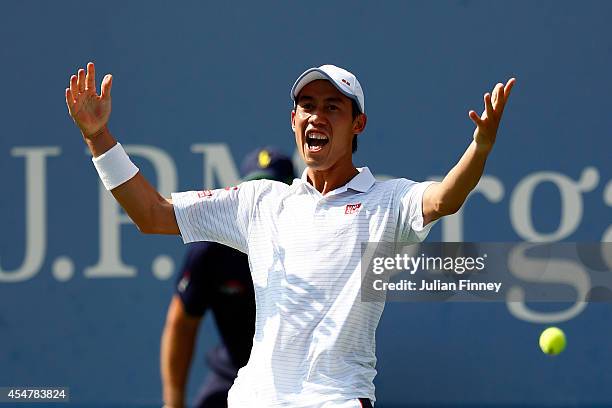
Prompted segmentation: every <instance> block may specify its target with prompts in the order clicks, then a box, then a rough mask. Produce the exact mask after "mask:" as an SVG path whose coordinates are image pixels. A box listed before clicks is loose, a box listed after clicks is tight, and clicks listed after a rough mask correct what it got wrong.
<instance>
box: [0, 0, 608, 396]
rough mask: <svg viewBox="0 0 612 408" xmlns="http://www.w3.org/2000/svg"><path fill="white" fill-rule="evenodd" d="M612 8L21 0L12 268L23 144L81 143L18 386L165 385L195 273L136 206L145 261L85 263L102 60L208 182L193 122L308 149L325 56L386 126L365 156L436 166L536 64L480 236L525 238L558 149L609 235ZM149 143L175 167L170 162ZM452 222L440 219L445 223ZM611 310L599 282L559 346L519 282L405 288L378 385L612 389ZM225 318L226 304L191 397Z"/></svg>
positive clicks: (91, 252)
mask: <svg viewBox="0 0 612 408" xmlns="http://www.w3.org/2000/svg"><path fill="white" fill-rule="evenodd" d="M611 17H612V3H610V2H607V1H584V2H575V1H538V2H531V1H475V0H459V1H436V2H429V1H397V2H395V1H389V2H380V4H374V2H367V1H350V2H345V1H337V2H328V1H310V2H287V1H262V2H245V3H240V2H226V3H225V2H197V1H184V2H180V3H177V2H168V1H149V2H119V1H106V2H67V1H66V2H61V3H59V2H43V1H39V2H37V1H23V2H18V1H8V2H3V3H2V5H0V61H1V62H2V64H1V65H0V79H1V80H2V86H1V88H0V89H1V92H2V97H1V98H0V118H2V121H1V127H0V185H1V186H2V196H1V197H0V210H1V212H0V221H1V224H0V225H2V233H1V234H0V266H1V268H2V269H3V270H5V271H11V270H14V269H15V268H18V267H19V265H20V264H21V262H22V260H23V258H24V256H25V255H24V251H25V246H26V244H25V242H26V241H25V240H26V233H25V228H24V225H25V224H24V223H25V188H26V180H25V176H24V159H23V158H22V157H15V156H14V155H12V154H11V149H13V148H14V147H33V146H57V147H59V148H60V149H61V153H60V155H59V156H56V157H49V158H48V159H47V162H46V163H47V167H46V181H45V182H46V187H47V189H46V207H45V208H46V214H47V224H46V225H47V230H46V234H45V238H44V239H45V240H46V241H45V242H46V243H47V248H46V254H45V260H44V263H43V265H42V267H41V268H40V269H39V270H38V272H37V273H36V275H35V276H34V277H32V278H31V279H28V280H25V281H22V282H15V283H12V282H0V386H12V385H20V386H26V385H56V386H60V385H61V386H68V387H70V389H71V394H72V402H73V405H74V406H85V405H93V404H100V405H101V406H111V405H126V406H127V405H130V406H137V405H142V406H156V405H157V406H159V405H161V388H160V380H159V357H158V356H159V339H160V334H161V331H162V328H163V323H164V317H165V311H166V307H167V305H168V302H169V299H170V296H171V294H172V281H173V279H174V276H173V277H171V278H169V279H159V278H157V277H156V276H154V275H153V274H152V273H151V263H152V261H153V259H154V258H155V257H156V256H157V255H158V254H168V255H170V256H171V257H172V259H174V262H175V264H176V266H177V267H178V265H180V263H181V260H182V255H183V253H184V251H185V247H184V246H183V245H182V244H181V242H180V240H179V239H178V238H174V237H155V236H144V235H141V234H140V233H139V232H138V231H137V230H136V228H135V227H133V226H124V227H122V229H121V232H122V243H121V256H122V259H123V261H124V262H125V263H126V264H128V265H133V266H135V267H136V268H137V275H136V276H135V277H132V278H88V277H85V276H83V273H82V271H83V269H84V268H86V267H88V266H91V265H94V264H95V263H96V262H97V259H98V256H99V254H98V251H99V239H100V234H99V217H100V214H99V195H98V194H99V193H98V183H97V176H96V174H95V170H94V169H93V167H92V166H91V163H90V162H89V158H88V157H87V155H86V154H85V153H84V149H85V148H84V144H83V143H82V141H81V140H80V139H81V137H80V134H79V132H78V131H77V129H76V127H75V126H74V124H73V122H72V120H71V119H70V117H69V116H68V114H67V109H66V106H65V102H64V89H65V88H66V87H67V86H68V79H69V76H70V75H71V74H72V73H75V72H76V71H77V69H78V68H80V67H84V66H85V64H86V63H87V62H88V61H90V60H93V61H95V62H96V67H97V72H98V79H101V78H102V76H103V74H104V73H107V72H110V73H112V74H113V75H114V83H113V112H112V116H111V121H110V125H109V126H110V129H111V131H112V132H113V133H114V135H115V136H116V137H117V138H118V139H119V140H120V141H122V143H124V144H133V145H136V144H140V145H150V146H155V147H158V148H160V149H162V150H163V151H165V152H166V153H168V154H169V155H170V156H171V157H172V159H173V160H174V162H175V164H176V168H177V171H178V180H179V183H178V187H179V189H181V190H184V189H192V188H199V186H201V185H202V183H203V170H202V160H203V159H202V155H201V154H196V153H193V152H191V151H190V146H191V145H193V144H196V143H221V144H225V145H226V146H227V148H228V149H229V151H230V152H231V154H232V157H233V160H234V162H235V163H236V164H238V163H239V162H240V159H241V158H242V157H243V156H244V155H245V154H246V153H247V152H249V151H250V150H252V149H253V148H255V147H257V146H260V145H267V144H274V145H276V146H279V147H280V148H282V149H283V150H285V151H286V152H289V153H291V152H293V150H294V148H295V146H294V140H293V135H292V132H291V128H290V126H289V112H290V109H291V107H292V105H291V101H290V99H289V89H290V87H291V85H292V84H293V81H294V80H295V79H296V78H297V76H298V75H299V74H300V73H301V72H302V71H304V70H305V69H306V68H309V67H311V66H315V65H321V64H324V63H333V64H336V65H340V66H344V67H347V68H348V69H350V70H351V71H353V72H354V73H356V74H357V76H358V77H359V79H360V82H361V84H362V86H363V88H364V90H365V95H366V110H367V113H368V126H367V129H366V131H365V133H364V134H363V135H362V136H360V138H359V142H360V146H359V151H358V152H357V155H356V158H355V163H356V164H358V165H367V166H369V167H370V169H372V170H373V172H374V173H375V174H379V175H382V174H385V175H393V176H401V177H408V178H411V179H415V180H422V179H426V178H430V177H432V176H439V175H443V174H445V173H446V172H447V171H448V170H449V169H450V168H451V167H452V165H454V163H455V162H456V161H457V160H458V158H459V157H460V155H461V154H462V152H463V151H464V149H465V148H466V147H467V145H468V144H469V141H470V137H471V134H472V131H473V124H472V122H471V121H470V120H469V119H468V117H467V112H468V111H469V110H470V109H474V110H476V111H478V112H480V111H481V110H482V94H483V93H484V92H486V91H489V90H491V89H492V88H493V86H494V85H495V83H497V82H499V81H505V80H507V79H508V78H509V77H512V76H514V77H516V78H517V79H518V82H517V85H516V87H515V89H514V91H513V94H512V97H511V101H510V103H509V105H508V107H507V109H506V112H505V116H504V119H503V124H502V128H501V129H500V132H499V134H498V142H497V144H496V147H495V150H494V152H493V153H492V155H491V156H490V158H489V160H488V163H487V169H486V174H487V175H491V176H494V177H496V178H498V179H499V180H500V181H501V183H502V184H503V187H504V190H505V194H504V196H503V198H502V199H501V201H499V202H498V203H494V204H493V203H490V202H488V201H486V200H484V199H483V198H482V196H475V197H473V199H471V200H470V201H469V202H468V204H467V205H466V207H465V210H464V229H463V238H464V239H465V240H467V241H517V240H520V239H521V236H520V235H519V234H517V231H516V228H514V226H513V224H512V222H511V218H510V206H511V196H512V192H513V191H514V189H515V187H516V186H517V185H518V184H519V182H520V181H521V180H524V179H525V178H526V177H528V176H529V175H532V174H534V173H537V172H544V171H550V172H556V173H559V174H563V175H565V176H566V177H569V178H570V179H572V180H578V179H579V178H580V175H581V173H582V172H583V170H584V169H585V168H594V169H596V170H597V173H598V175H599V178H598V180H597V183H596V186H595V187H594V188H593V189H591V190H590V191H588V192H585V193H584V194H583V195H582V200H583V206H584V211H583V213H582V214H580V219H579V223H578V226H577V228H576V229H575V231H573V232H572V233H571V235H569V236H567V237H565V239H566V240H569V241H600V240H602V237H603V236H604V233H605V231H606V230H608V228H610V225H611V224H612V216H611V207H610V206H611V205H612V202H611V201H612V198H610V199H609V200H606V199H605V198H604V191H605V188H606V186H608V188H612V187H610V185H609V183H610V179H611V177H610V175H611V170H612V165H611V158H612V154H611V152H612V142H611V139H610V129H612V126H611V125H612V115H610V95H612V80H611V79H610V72H612V30H611V29H610V18H611ZM137 163H138V164H139V165H140V166H141V168H142V169H143V171H144V174H145V175H147V174H151V176H150V177H149V178H150V179H151V180H152V181H155V177H154V175H153V174H152V173H151V166H149V165H148V164H147V163H146V162H144V161H140V162H137ZM37 199H40V197H37ZM562 206H563V203H562V202H561V200H560V195H559V192H558V189H557V188H556V187H555V186H554V185H553V184H551V183H543V184H542V185H541V186H539V187H538V188H537V190H536V192H535V193H534V196H533V200H532V202H531V204H530V208H531V214H532V217H533V219H534V226H535V228H536V229H537V230H539V231H542V232H552V231H554V230H555V229H556V228H557V226H558V224H559V219H560V215H561V213H562ZM578 216H579V214H576V217H578ZM441 234H442V233H441V227H440V225H438V226H436V227H435V228H434V230H433V231H432V233H431V234H430V237H429V240H430V241H436V240H440V239H442V235H441ZM59 256H67V257H69V258H70V259H71V260H72V261H73V262H74V267H75V271H74V275H73V276H72V277H71V278H70V279H69V280H66V281H60V280H58V279H56V278H55V277H54V275H53V274H52V273H51V270H52V265H53V262H54V261H55V260H56V259H57V258H58V257H59ZM176 269H177V268H175V269H174V270H175V272H176ZM557 306H558V309H559V310H562V309H564V308H567V307H568V306H567V305H557ZM542 307H544V306H542ZM555 307H556V306H555V305H548V308H549V309H551V308H552V309H554V308H555ZM611 318H612V310H611V308H610V306H609V305H608V304H590V305H588V306H587V307H586V309H585V310H583V311H582V312H581V313H580V314H578V315H577V316H575V317H573V318H572V319H570V320H567V321H564V322H556V323H555V322H551V323H555V324H558V325H560V326H561V327H562V328H563V329H564V330H565V331H566V333H567V334H568V337H569V347H568V349H567V350H566V351H565V352H564V353H563V354H562V355H560V356H558V357H557V358H550V357H547V356H545V355H543V354H542V353H541V352H540V351H539V349H538V347H537V338H538V335H539V333H540V331H541V330H542V329H543V328H544V327H545V326H546V324H544V323H533V322H528V321H524V320H521V319H519V318H517V317H516V316H513V315H512V314H511V313H510V312H509V309H508V307H507V305H505V304H503V303H486V304H469V305H467V304H412V303H411V304H401V303H392V304H388V305H387V307H386V310H385V313H384V314H383V319H382V321H381V324H380V326H379V330H378V334H377V343H378V344H377V345H378V357H379V364H378V370H379V375H378V376H377V378H376V380H375V382H376V385H377V396H378V403H377V407H383V408H384V407H394V406H395V407H400V406H416V405H421V404H427V405H439V406H458V405H467V406H476V405H483V406H492V405H495V404H497V405H516V406H526V405H530V404H531V405H534V406H544V405H550V406H585V407H586V406H595V405H596V404H601V405H606V406H611V405H612V389H611V388H610V386H609V384H610V383H611V382H612V370H610V367H611V366H612V347H610V345H609V341H608V339H609V337H610V335H611V334H612V332H611V329H610V325H609V322H610V321H611V320H610V319H611ZM216 339H217V337H216V334H215V330H214V328H213V324H212V323H211V321H210V319H209V320H207V321H206V322H205V324H204V326H203V327H202V330H201V332H200V341H199V349H198V356H197V357H196V362H195V363H194V365H193V371H192V376H191V379H190V387H189V391H190V395H191V397H193V395H194V392H195V391H196V388H197V386H198V384H199V382H200V380H201V378H202V377H203V376H204V374H205V372H206V368H205V366H204V363H203V360H202V354H203V351H204V350H205V349H206V348H208V347H211V346H212V345H214V344H215V343H216Z"/></svg>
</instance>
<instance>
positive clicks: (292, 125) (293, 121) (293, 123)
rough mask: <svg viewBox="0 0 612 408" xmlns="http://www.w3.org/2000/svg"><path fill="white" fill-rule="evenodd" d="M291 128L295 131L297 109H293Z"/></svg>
mask: <svg viewBox="0 0 612 408" xmlns="http://www.w3.org/2000/svg"><path fill="white" fill-rule="evenodd" d="M291 129H293V131H295V109H293V110H292V111H291Z"/></svg>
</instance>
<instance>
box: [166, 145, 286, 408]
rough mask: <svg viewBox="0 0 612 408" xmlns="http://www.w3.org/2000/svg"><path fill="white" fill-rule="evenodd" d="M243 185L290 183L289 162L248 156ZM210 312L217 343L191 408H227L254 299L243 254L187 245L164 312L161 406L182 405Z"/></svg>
mask: <svg viewBox="0 0 612 408" xmlns="http://www.w3.org/2000/svg"><path fill="white" fill-rule="evenodd" d="M241 175H242V178H243V180H244V181H247V180H256V179H271V180H276V181H280V182H284V183H287V184H291V182H292V181H293V179H294V178H295V172H294V169H293V164H292V163H291V160H290V159H289V157H287V156H285V155H283V154H282V153H280V152H279V151H278V150H277V149H275V148H273V147H264V148H259V149H256V150H255V151H253V152H251V153H250V154H249V155H248V156H246V158H245V159H244V161H243V162H242V166H241ZM207 310H211V311H212V313H213V315H214V317H215V322H216V324H217V328H218V330H219V334H220V340H221V344H219V345H218V346H217V347H215V348H214V349H212V350H210V351H209V352H208V353H207V355H206V360H207V363H208V366H209V368H210V372H209V374H208V376H207V377H206V379H205V381H204V383H203V384H202V386H201V388H200V390H199V392H198V396H197V399H196V403H195V406H196V407H199V408H225V407H227V393H228V391H229V389H230V388H231V386H232V384H233V383H234V379H235V378H236V375H237V373H238V370H239V369H240V368H241V367H243V366H244V365H246V363H247V361H248V360H249V356H250V354H251V347H252V345H253V335H254V333H255V294H254V291H253V281H252V279H251V272H250V270H249V261H248V257H247V255H246V254H244V253H242V252H239V251H237V250H235V249H232V248H230V247H227V246H225V245H221V244H218V243H214V242H198V243H194V244H191V245H190V247H189V250H188V252H187V255H186V257H185V261H184V265H183V269H182V271H181V273H180V274H179V276H178V278H177V281H176V287H175V293H174V296H173V297H172V300H171V302H170V305H169V307H168V314H167V317H166V324H165V327H164V331H163V334H162V341H161V358H160V360H161V361H160V363H161V376H162V385H163V399H164V404H165V405H164V406H165V407H167V408H179V407H183V406H185V403H186V388H187V378H188V372H189V367H190V364H191V360H192V357H193V351H194V345H195V341H196V337H197V333H198V328H199V327H200V323H201V322H202V317H203V316H204V314H205V313H206V311H207Z"/></svg>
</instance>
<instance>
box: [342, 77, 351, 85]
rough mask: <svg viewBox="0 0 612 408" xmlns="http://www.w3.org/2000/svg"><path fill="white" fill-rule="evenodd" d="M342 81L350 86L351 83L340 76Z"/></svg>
mask: <svg viewBox="0 0 612 408" xmlns="http://www.w3.org/2000/svg"><path fill="white" fill-rule="evenodd" d="M342 82H344V83H345V84H347V85H348V86H351V83H350V82H349V81H347V80H346V79H344V78H342Z"/></svg>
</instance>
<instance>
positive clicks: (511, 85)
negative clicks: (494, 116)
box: [504, 78, 516, 103]
mask: <svg viewBox="0 0 612 408" xmlns="http://www.w3.org/2000/svg"><path fill="white" fill-rule="evenodd" d="M515 83H516V78H510V79H509V80H508V82H507V83H506V86H505V87H504V103H505V101H507V100H508V97H509V96H510V92H511V91H512V88H514V84H515Z"/></svg>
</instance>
